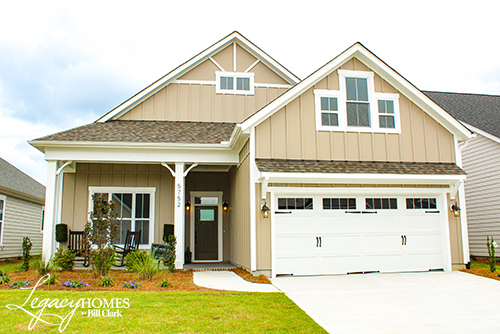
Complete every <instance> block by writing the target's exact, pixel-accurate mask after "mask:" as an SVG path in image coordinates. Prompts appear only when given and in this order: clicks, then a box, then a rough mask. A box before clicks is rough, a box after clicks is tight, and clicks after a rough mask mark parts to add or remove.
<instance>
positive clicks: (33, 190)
mask: <svg viewBox="0 0 500 334" xmlns="http://www.w3.org/2000/svg"><path fill="white" fill-rule="evenodd" d="M0 186H3V187H6V188H10V189H14V190H17V191H20V192H24V193H28V194H31V195H34V196H38V197H45V187H44V186H43V185H42V184H40V183H38V182H37V181H35V180H34V179H32V178H31V177H30V176H28V175H27V174H25V173H24V172H22V171H21V170H19V169H17V168H16V167H14V166H12V165H11V164H10V163H8V162H7V161H5V160H4V159H2V158H0Z"/></svg>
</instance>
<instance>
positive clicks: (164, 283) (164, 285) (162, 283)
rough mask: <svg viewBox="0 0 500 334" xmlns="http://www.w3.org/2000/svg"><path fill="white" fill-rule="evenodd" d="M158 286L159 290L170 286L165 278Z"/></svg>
mask: <svg viewBox="0 0 500 334" xmlns="http://www.w3.org/2000/svg"><path fill="white" fill-rule="evenodd" d="M159 286H160V288H168V287H169V286H170V282H169V281H168V279H166V278H165V279H163V280H162V281H161V282H160V284H159Z"/></svg>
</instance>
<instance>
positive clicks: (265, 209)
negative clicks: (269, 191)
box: [260, 202, 271, 218]
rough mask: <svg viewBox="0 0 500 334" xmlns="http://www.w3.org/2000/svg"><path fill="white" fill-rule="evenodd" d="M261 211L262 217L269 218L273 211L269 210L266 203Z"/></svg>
mask: <svg viewBox="0 0 500 334" xmlns="http://www.w3.org/2000/svg"><path fill="white" fill-rule="evenodd" d="M260 211H262V217H264V218H269V211H271V209H269V207H268V206H267V203H266V202H264V204H263V205H262V207H261V208H260Z"/></svg>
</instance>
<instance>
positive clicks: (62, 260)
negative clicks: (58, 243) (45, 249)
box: [52, 248, 76, 271]
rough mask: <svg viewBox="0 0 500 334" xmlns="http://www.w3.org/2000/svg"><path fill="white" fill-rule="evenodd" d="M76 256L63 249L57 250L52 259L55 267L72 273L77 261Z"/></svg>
mask: <svg viewBox="0 0 500 334" xmlns="http://www.w3.org/2000/svg"><path fill="white" fill-rule="evenodd" d="M75 257H76V254H75V253H74V252H73V251H71V250H69V249H66V250H63V249H62V248H59V249H57V251H56V252H55V253H54V256H53V257H52V263H53V264H54V266H56V267H58V268H60V269H61V270H65V271H71V270H73V267H74V266H75V263H74V262H73V261H74V260H75Z"/></svg>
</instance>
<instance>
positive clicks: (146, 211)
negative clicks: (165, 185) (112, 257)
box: [94, 191, 153, 245]
mask: <svg viewBox="0 0 500 334" xmlns="http://www.w3.org/2000/svg"><path fill="white" fill-rule="evenodd" d="M94 194H95V195H101V196H103V197H104V199H105V200H112V201H113V202H114V203H115V205H116V211H117V213H118V218H119V221H117V224H118V236H117V240H116V243H117V244H124V243H125V238H126V236H127V231H128V230H130V231H132V232H134V231H141V241H140V244H141V245H148V244H149V243H150V231H151V227H152V226H153V221H152V218H151V217H152V216H153V215H152V212H153V204H152V202H153V201H152V198H153V194H152V193H151V192H142V191H115V192H112V191H110V192H95V193H94Z"/></svg>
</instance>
